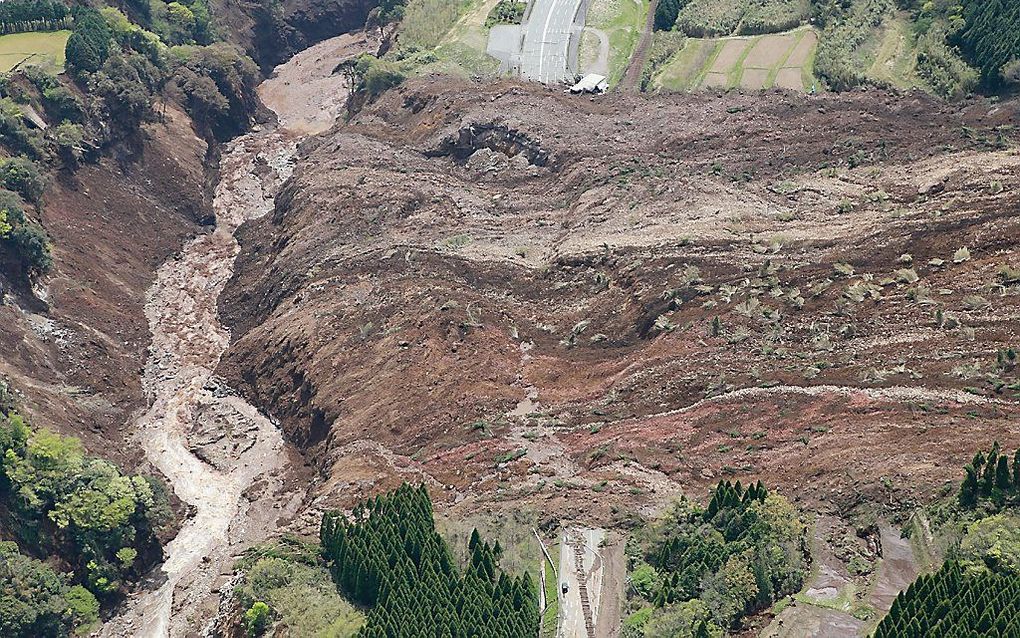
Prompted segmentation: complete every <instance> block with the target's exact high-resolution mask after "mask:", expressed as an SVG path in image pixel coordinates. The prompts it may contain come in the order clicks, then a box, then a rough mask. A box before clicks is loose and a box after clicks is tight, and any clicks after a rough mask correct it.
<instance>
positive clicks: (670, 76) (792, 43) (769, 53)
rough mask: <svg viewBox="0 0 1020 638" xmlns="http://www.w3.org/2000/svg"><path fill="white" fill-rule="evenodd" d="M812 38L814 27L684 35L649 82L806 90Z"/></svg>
mask: <svg viewBox="0 0 1020 638" xmlns="http://www.w3.org/2000/svg"><path fill="white" fill-rule="evenodd" d="M817 42H818V36H817V34H816V32H815V31H814V30H813V29H811V28H806V27H805V28H799V29H795V30H793V31H787V32H785V33H774V34H769V35H760V36H751V37H731V38H690V39H688V40H687V42H686V44H685V45H684V47H683V48H682V49H681V50H680V51H679V52H678V53H676V55H674V56H673V57H672V58H671V59H670V60H669V61H668V62H666V64H664V65H663V66H662V67H661V69H660V70H659V72H658V73H657V74H656V75H655V77H654V79H653V81H652V84H653V86H655V87H656V88H659V89H664V90H667V91H691V90H695V89H699V88H722V89H732V88H736V87H740V88H742V89H746V90H749V91H754V90H758V89H768V88H773V87H781V88H785V89H790V90H796V91H807V90H811V89H812V88H813V87H814V86H815V80H814V75H813V73H812V68H813V63H814V55H815V48H816V46H817Z"/></svg>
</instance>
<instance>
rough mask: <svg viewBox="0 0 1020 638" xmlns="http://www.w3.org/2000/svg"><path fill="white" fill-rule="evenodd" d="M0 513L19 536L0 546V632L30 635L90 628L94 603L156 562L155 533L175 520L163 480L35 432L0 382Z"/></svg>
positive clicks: (110, 598) (111, 598) (111, 596)
mask: <svg viewBox="0 0 1020 638" xmlns="http://www.w3.org/2000/svg"><path fill="white" fill-rule="evenodd" d="M0 512H2V513H3V518H4V520H3V526H4V528H5V529H7V530H10V531H12V532H13V533H14V534H15V536H16V538H17V543H16V544H15V543H2V544H0V555H2V560H0V635H2V636H12V637H21V636H24V637H26V638H28V637H32V638H35V637H38V636H59V635H64V634H66V633H67V632H68V631H69V630H70V629H72V628H74V627H81V626H83V625H85V626H87V625H88V624H90V623H92V622H95V621H96V619H97V618H98V610H99V606H100V603H109V604H113V603H115V602H116V601H117V600H118V599H119V598H120V596H121V594H122V593H123V592H124V590H125V588H126V587H125V585H126V583H127V582H130V581H133V580H135V579H137V578H138V577H139V576H140V575H141V574H143V573H144V572H145V571H146V570H147V569H148V568H149V567H151V566H152V565H153V564H155V563H156V562H158V561H159V560H160V559H161V558H162V550H161V548H160V544H159V541H158V540H157V538H156V529H157V528H158V527H159V526H160V525H161V524H163V523H164V522H166V521H167V520H169V519H170V516H171V512H170V507H169V502H168V500H167V496H166V492H165V489H164V487H163V485H162V484H161V483H159V482H158V481H156V480H155V479H152V478H148V477H143V476H138V475H135V476H130V475H126V474H122V473H121V471H120V470H119V469H118V468H117V467H116V466H115V465H113V464H112V463H109V462H107V461H104V460H101V459H96V458H93V457H90V456H88V455H86V454H85V453H84V450H83V449H82V446H81V443H80V442H79V441H78V440H77V439H74V438H70V437H63V436H60V435H58V434H54V433H52V432H48V431H46V430H33V429H31V428H30V427H29V425H28V424H27V423H26V422H25V419H24V418H23V417H22V416H21V415H20V414H18V412H17V411H16V410H15V408H14V405H13V401H12V399H11V395H10V393H9V392H8V390H7V387H6V386H3V385H0ZM19 547H20V548H21V549H22V550H24V552H25V553H24V554H23V553H20V552H19V551H18V548H19ZM43 559H50V560H55V561H56V562H58V563H59V564H61V565H65V566H66V567H67V569H68V570H69V571H68V572H67V573H63V572H58V571H56V570H55V569H54V568H52V567H51V566H50V565H49V564H47V563H43V562H42V560H43Z"/></svg>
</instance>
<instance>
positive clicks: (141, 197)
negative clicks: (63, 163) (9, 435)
mask: <svg viewBox="0 0 1020 638" xmlns="http://www.w3.org/2000/svg"><path fill="white" fill-rule="evenodd" d="M205 154H206V144H205V142H203V141H202V140H200V139H199V138H198V137H196V135H195V131H194V129H193V128H192V126H191V121H190V120H189V119H188V118H187V117H186V116H185V115H184V114H183V113H181V112H179V111H176V110H173V109H168V111H167V120H166V122H164V123H154V124H150V125H147V126H146V128H145V132H144V135H143V138H142V140H140V141H139V143H138V144H137V146H136V148H134V149H133V150H132V151H131V152H130V153H125V154H124V155H122V156H121V157H119V158H104V159H103V160H102V161H100V162H99V163H98V164H95V165H86V166H83V167H81V168H80V169H79V170H78V171H77V172H76V173H74V174H73V175H71V174H61V175H59V176H56V177H55V178H54V180H53V183H52V184H51V185H50V188H49V189H48V190H47V192H46V195H45V203H44V206H43V210H42V213H41V218H42V223H43V225H44V227H45V228H46V231H47V232H48V233H49V234H50V237H51V238H52V240H53V257H54V262H55V264H54V270H53V273H52V274H51V275H49V276H47V277H46V279H45V280H44V281H43V282H42V296H44V297H45V302H40V301H37V300H34V299H32V298H30V297H28V296H26V295H17V294H13V293H12V294H8V295H7V296H6V297H4V298H3V300H2V303H0V375H2V376H4V377H7V378H9V379H10V380H11V382H12V385H13V387H14V388H16V389H17V390H19V391H21V392H23V393H24V397H23V400H22V403H23V407H24V409H25V410H26V411H27V412H28V414H29V415H30V416H31V417H32V419H33V421H34V423H35V424H36V425H39V426H44V427H48V428H50V429H54V430H58V431H60V432H63V433H64V434H72V435H75V436H78V437H81V438H82V439H83V440H84V442H85V444H86V446H87V447H88V448H89V449H90V450H91V451H92V452H94V453H96V454H100V455H102V456H104V457H109V458H113V459H115V460H118V461H125V460H133V459H131V458H129V457H130V455H131V454H132V451H131V450H129V449H127V448H126V447H125V446H123V445H121V442H122V441H123V438H124V436H125V434H126V433H124V432H122V430H123V429H124V428H125V427H126V426H127V424H128V417H129V416H130V415H131V414H132V413H133V412H134V411H135V410H136V409H139V408H142V407H144V406H145V397H144V396H143V393H142V387H141V384H140V381H139V379H140V371H141V369H142V365H143V364H144V362H145V355H146V348H147V347H148V344H149V328H148V323H147V322H146V319H145V315H144V313H143V307H144V305H145V291H146V290H147V289H148V287H149V284H151V283H152V278H153V276H154V273H155V270H156V268H157V267H158V266H159V265H160V264H162V263H163V261H165V260H166V259H167V257H169V256H170V255H172V254H173V253H174V252H175V251H177V250H180V247H181V244H182V242H183V241H184V238H185V237H188V236H190V235H194V234H195V233H196V232H197V231H198V230H199V228H200V226H199V221H201V220H203V218H206V217H208V216H209V215H210V214H211V206H210V202H209V201H208V198H207V197H206V195H205V193H206V187H205V186H206V185H205V170H204V168H203V163H204V160H205Z"/></svg>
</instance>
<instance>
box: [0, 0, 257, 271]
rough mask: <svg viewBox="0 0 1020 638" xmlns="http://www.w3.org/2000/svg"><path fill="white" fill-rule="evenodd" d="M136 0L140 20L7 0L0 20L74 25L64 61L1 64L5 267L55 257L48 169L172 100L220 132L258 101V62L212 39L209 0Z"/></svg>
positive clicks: (3, 24) (40, 266) (93, 148)
mask: <svg viewBox="0 0 1020 638" xmlns="http://www.w3.org/2000/svg"><path fill="white" fill-rule="evenodd" d="M129 6H130V8H131V9H132V15H133V16H134V17H135V18H136V19H138V20H141V21H142V23H141V24H140V23H139V22H136V21H135V20H133V19H132V18H131V17H129V16H128V15H126V14H125V13H123V12H121V11H120V10H119V9H117V8H115V7H109V6H102V5H99V7H98V8H97V7H93V6H87V5H75V6H74V9H73V10H70V11H69V10H68V9H67V8H66V7H65V6H64V5H63V4H59V3H53V2H50V1H49V0H39V1H38V2H35V1H33V2H27V1H23V0H17V1H14V2H3V3H0V30H4V29H6V30H7V31H12V30H15V31H22V30H32V29H48V28H54V27H65V26H71V27H72V33H71V36H70V37H69V38H68V41H67V46H66V50H65V54H66V64H67V70H68V73H66V74H61V75H59V76H58V75H54V74H53V73H51V72H50V71H47V70H44V69H42V68H40V67H36V66H32V65H31V64H28V65H23V66H22V67H19V68H18V69H16V70H15V71H13V72H11V73H8V74H3V75H0V145H2V147H3V148H4V149H5V150H6V151H7V155H8V156H9V157H8V158H7V159H4V160H2V161H0V186H2V187H3V188H4V189H6V190H5V191H3V192H0V248H2V249H3V250H2V251H0V271H3V272H4V273H5V274H7V275H8V276H10V277H11V278H12V279H14V280H16V281H30V280H32V279H33V278H35V277H37V276H39V275H42V274H45V273H46V272H48V271H49V269H50V268H51V267H52V263H53V262H52V258H51V254H50V253H51V250H50V240H49V238H48V237H47V235H46V233H45V231H44V229H43V228H42V226H41V225H40V224H39V222H38V221H37V219H38V214H37V212H38V211H33V210H32V209H33V207H35V208H37V209H38V208H40V207H41V206H42V205H43V203H44V202H43V200H44V195H45V191H46V188H47V185H48V183H50V181H51V180H50V179H49V178H48V174H49V173H52V172H54V171H61V170H63V171H71V172H73V171H75V170H76V169H77V168H78V166H79V165H80V164H81V163H82V162H93V161H97V160H98V159H100V158H101V157H102V154H103V151H104V149H107V148H109V147H111V146H114V145H116V144H118V143H121V142H123V141H125V140H137V139H138V135H139V132H140V130H141V128H142V127H143V126H144V125H145V124H146V123H148V122H155V121H158V120H159V119H160V117H161V116H162V113H163V109H164V106H165V104H166V103H167V102H175V103H177V104H179V105H180V106H181V107H182V108H183V109H184V110H185V111H187V112H188V114H189V115H190V116H191V117H192V118H193V120H194V122H195V123H196V126H197V127H198V129H199V131H200V132H201V133H203V134H204V135H205V136H206V137H207V138H209V139H218V140H225V139H228V138H230V137H232V136H234V135H237V134H239V133H241V132H243V131H244V130H246V129H247V128H248V126H249V125H250V123H251V121H252V118H253V115H254V113H255V111H256V109H257V108H258V100H257V98H256V96H255V86H256V85H257V83H258V81H259V78H260V75H259V71H258V68H257V67H256V66H255V63H254V62H253V61H252V60H251V59H250V58H248V57H247V56H246V55H245V54H244V53H243V52H242V51H241V50H240V49H238V48H236V47H234V46H232V45H228V44H225V43H222V42H217V41H216V40H217V36H216V33H215V30H214V28H213V26H212V23H211V21H210V17H209V11H208V8H207V6H206V4H205V0H194V2H192V3H190V4H187V3H186V4H181V3H178V2H170V3H164V2H162V0H151V2H149V1H148V0H145V1H144V2H135V3H129ZM56 7H60V8H56ZM5 20H6V21H5ZM150 29H153V30H150ZM28 107H31V108H32V109H33V110H34V111H35V112H37V113H39V114H40V115H42V117H43V119H44V121H46V122H47V123H48V124H49V127H48V128H47V129H46V130H45V131H43V130H40V129H38V128H36V127H34V126H32V125H30V124H29V123H28V121H27V120H26V117H25V113H26V109H27V108H28ZM8 191H9V192H10V193H16V194H17V196H12V195H10V193H8Z"/></svg>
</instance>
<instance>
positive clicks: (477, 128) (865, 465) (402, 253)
mask: <svg viewBox="0 0 1020 638" xmlns="http://www.w3.org/2000/svg"><path fill="white" fill-rule="evenodd" d="M1016 123H1018V111H1017V107H1016V105H1015V104H1000V105H992V104H987V103H984V102H981V103H977V102H976V103H970V104H966V105H962V106H947V105H943V104H940V103H936V102H933V101H931V100H929V99H927V98H924V97H920V96H892V95H887V94H884V93H880V92H867V93H864V92H858V93H852V94H846V95H842V96H818V97H807V96H794V95H785V94H780V93H766V94H754V95H727V96H726V97H725V98H716V97H713V96H708V95H694V96H691V95H683V96H655V97H645V96H627V95H611V96H605V97H604V98H601V99H598V100H589V99H577V98H573V97H570V96H565V95H562V94H560V93H558V92H554V91H547V90H545V89H542V88H539V87H533V86H524V85H521V84H511V83H501V84H495V85H492V84H472V83H469V82H468V81H460V80H450V79H445V78H429V79H424V80H419V81H414V82H409V83H408V84H406V85H405V86H403V87H402V88H400V89H398V90H394V91H391V92H390V93H388V94H387V95H385V96H384V97H383V98H382V99H381V101H380V102H379V103H377V104H376V105H374V106H372V107H370V108H369V109H368V110H367V111H365V112H363V113H362V114H361V115H360V116H359V117H358V118H357V119H356V120H355V121H354V122H353V123H351V124H349V125H346V126H338V127H335V128H333V129H332V130H331V131H329V132H327V133H326V134H324V135H321V136H319V137H317V138H314V139H313V140H311V141H309V142H307V143H305V144H304V145H303V147H302V149H301V152H300V156H301V157H300V159H299V160H298V164H297V166H296V170H295V172H294V177H293V178H292V179H291V181H290V182H289V184H288V185H287V186H286V187H285V188H284V190H283V191H282V193H281V195H280V196H279V197H278V199H277V205H276V210H275V213H274V214H272V215H270V216H267V217H266V218H264V219H263V220H261V221H258V222H255V223H252V224H250V225H248V226H246V227H244V228H242V230H241V232H240V234H239V237H240V242H241V245H242V252H241V255H240V257H239V258H238V263H237V270H236V272H235V276H234V279H233V280H232V282H231V283H230V284H229V285H228V287H227V289H226V291H225V293H224V295H223V296H222V297H221V312H222V313H223V314H224V316H225V319H226V322H227V323H228V324H229V325H231V326H232V327H233V330H234V332H233V339H234V341H233V344H232V346H231V348H230V349H229V350H228V352H227V354H226V355H225V358H224V360H223V363H222V364H221V369H220V372H221V373H222V374H224V375H225V376H227V377H230V378H231V379H232V380H234V381H235V382H236V383H237V385H238V387H241V388H243V389H244V391H245V392H246V393H247V394H248V395H249V396H250V397H251V398H253V399H254V400H255V402H256V403H257V404H261V405H262V406H264V407H265V408H266V409H267V410H268V411H269V412H270V413H271V414H274V415H275V416H277V417H279V418H280V419H281V421H282V423H283V426H284V429H285V431H286V434H287V435H288V436H289V437H290V439H291V440H293V441H295V442H297V443H298V444H300V445H302V446H304V447H305V448H306V449H307V450H308V453H309V457H310V458H311V459H312V460H313V461H315V462H316V463H317V464H318V467H319V468H320V470H321V477H322V478H321V484H319V485H318V486H317V488H316V489H317V490H318V493H319V494H321V495H322V496H323V499H322V503H323V504H332V503H347V502H350V500H351V499H353V498H354V497H357V496H362V495H364V494H367V493H370V492H372V491H374V490H377V489H382V488H385V487H388V486H391V485H393V484H394V483H395V482H397V481H399V480H401V479H403V478H417V477H422V476H424V477H427V480H428V481H429V482H430V484H431V485H432V487H433V490H434V492H435V496H436V497H437V499H439V500H440V501H447V502H448V503H454V502H457V503H460V502H462V501H464V505H463V506H462V507H468V508H490V507H492V508H506V507H513V506H518V505H536V504H539V503H540V504H541V505H539V506H540V507H541V508H542V509H543V511H545V512H547V513H548V514H549V515H565V516H577V517H580V518H584V519H587V520H589V521H594V522H611V521H612V519H614V518H615V517H619V516H622V515H624V514H625V513H626V512H628V511H636V510H642V509H644V508H646V507H654V506H657V505H660V504H661V503H662V502H663V500H664V499H665V498H666V496H667V495H669V494H674V493H676V492H677V491H678V490H680V489H694V490H703V489H705V488H706V487H707V485H708V484H709V483H710V482H714V481H716V480H718V479H719V478H720V477H723V476H732V477H734V478H742V479H745V480H746V479H748V478H757V477H761V478H763V479H765V480H766V481H768V482H770V483H775V484H779V485H780V487H781V488H782V489H785V490H788V491H789V492H790V493H793V494H798V495H801V498H803V499H806V500H807V501H808V503H811V504H817V503H818V502H819V501H825V500H832V501H835V502H836V503H837V504H841V505H850V504H852V503H854V502H856V501H858V500H859V499H861V498H869V499H875V500H880V501H881V502H884V503H890V504H897V503H899V504H902V503H909V502H911V501H914V500H916V499H919V498H924V497H927V496H929V495H930V494H931V493H932V492H934V491H935V490H936V489H938V488H939V487H940V486H941V484H942V483H943V482H944V481H947V480H956V479H957V477H958V475H959V473H960V469H959V468H960V466H961V465H962V464H963V463H964V462H965V459H967V458H968V457H969V456H970V455H971V454H972V453H973V452H974V451H975V450H976V449H978V448H980V447H987V445H989V444H990V441H991V440H992V439H998V440H1000V441H1001V442H1002V443H1003V444H1005V445H1006V447H1007V448H1009V447H1011V446H1016V445H1017V444H1018V443H1020V423H1018V422H1017V420H1016V414H1017V412H1016V410H1017V407H1018V404H1020V401H1018V393H1020V390H1018V388H1020V386H1017V385H1016V384H1017V382H1018V378H1017V374H1018V372H1017V369H1008V368H1009V366H1008V365H1006V366H1003V367H1000V366H999V365H998V364H997V359H996V353H997V350H998V349H1000V348H1004V347H1008V346H1016V345H1020V339H1018V335H1017V327H1018V325H1020V274H1017V273H1015V271H1006V270H1004V269H1005V268H1006V267H1007V266H1011V267H1013V268H1020V255H1017V254H1016V252H1015V247H1016V245H1017V241H1018V239H1020V214H1018V207H1020V157H1018V155H1017V153H1016V147H1015V145H1014V143H1013V141H1011V140H1009V139H1008V136H1009V134H1010V133H1009V132H1008V129H1003V128H1000V127H1003V126H1005V125H1010V124H1016ZM962 248H966V249H967V250H966V251H963V250H960V249H962ZM716 317H718V318H719V320H718V322H713V319H714V318H716ZM713 324H714V325H713ZM500 501H502V502H500Z"/></svg>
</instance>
